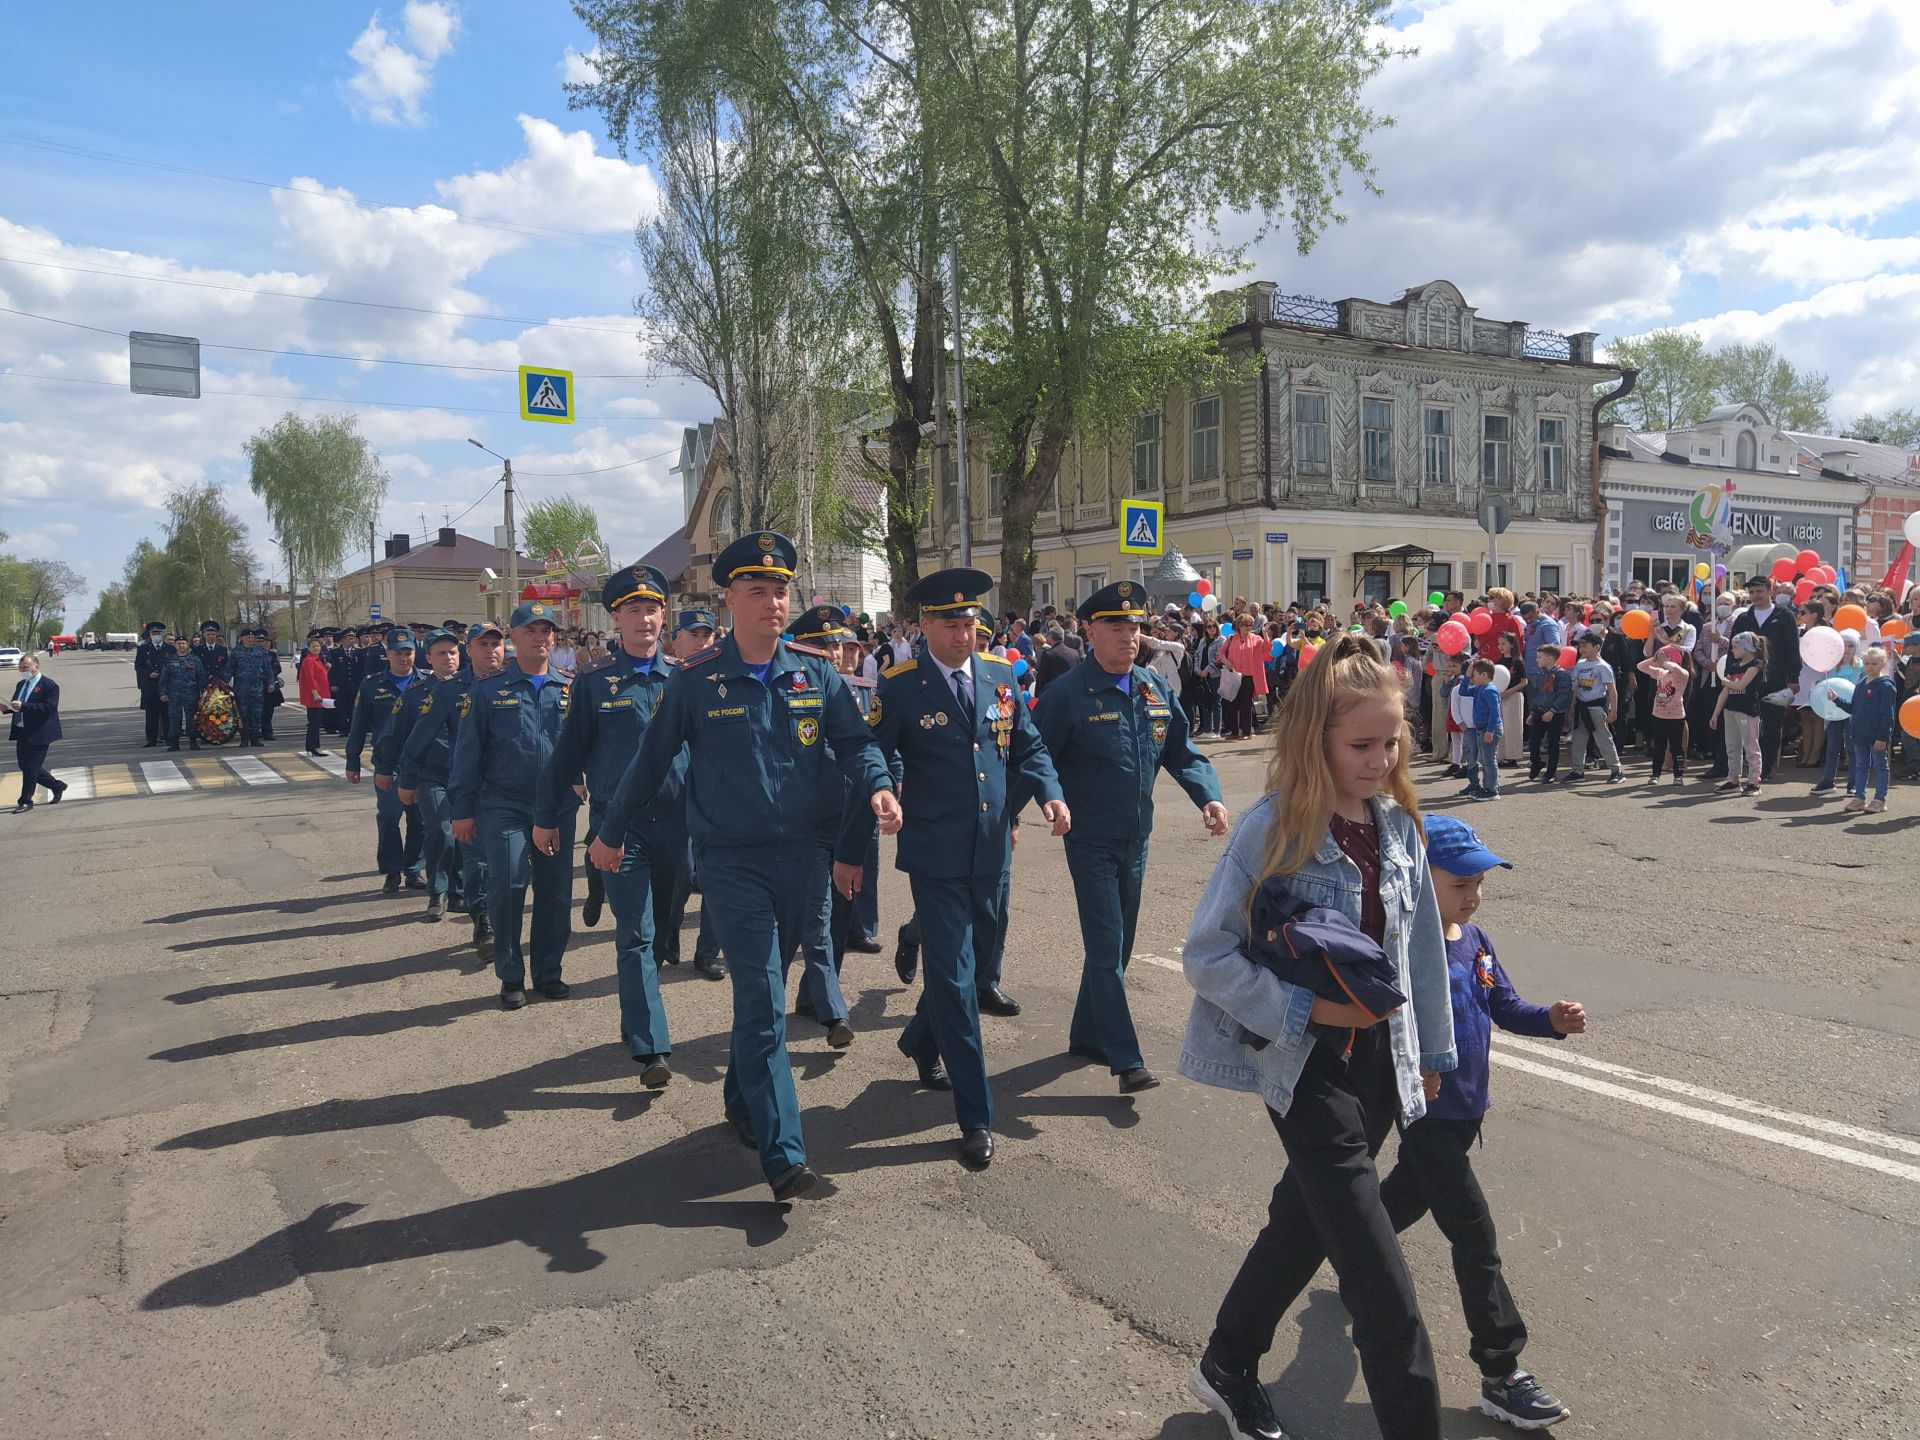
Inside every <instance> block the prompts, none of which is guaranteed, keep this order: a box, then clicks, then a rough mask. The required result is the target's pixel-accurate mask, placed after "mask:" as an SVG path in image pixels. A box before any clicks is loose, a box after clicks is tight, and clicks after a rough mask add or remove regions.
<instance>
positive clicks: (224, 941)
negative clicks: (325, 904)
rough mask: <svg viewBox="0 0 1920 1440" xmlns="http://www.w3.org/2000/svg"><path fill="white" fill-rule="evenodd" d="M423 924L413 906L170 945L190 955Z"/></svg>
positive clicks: (338, 936) (329, 938) (361, 933)
mask: <svg viewBox="0 0 1920 1440" xmlns="http://www.w3.org/2000/svg"><path fill="white" fill-rule="evenodd" d="M419 923H420V911H418V910H416V909H415V908H414V907H413V906H411V905H409V906H408V907H407V908H406V909H405V910H395V911H391V912H389V913H388V914H385V915H369V916H368V917H367V918H366V919H364V920H336V921H334V922H333V923H332V924H330V925H303V926H299V927H296V928H294V929H284V928H283V929H279V930H262V931H260V932H259V933H257V934H253V935H216V936H214V937H213V938H212V939H210V940H182V941H181V942H180V943H179V944H177V945H169V946H168V947H167V948H168V949H169V950H171V951H173V952H174V953H175V954H176V955H190V954H192V953H194V952H195V951H198V950H231V949H235V948H238V947H240V946H246V945H271V944H274V943H276V942H278V941H285V940H334V939H340V938H343V937H345V936H348V935H368V934H371V933H372V932H373V931H375V930H391V929H392V928H393V927H394V926H396V925H417V924H419Z"/></svg>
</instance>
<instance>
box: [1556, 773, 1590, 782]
mask: <svg viewBox="0 0 1920 1440" xmlns="http://www.w3.org/2000/svg"><path fill="white" fill-rule="evenodd" d="M1586 778H1587V772H1586V771H1584V770H1569V771H1567V773H1566V774H1564V775H1562V776H1561V777H1560V783H1561V784H1562V785H1571V784H1573V782H1574V781H1576V780H1584V779H1586Z"/></svg>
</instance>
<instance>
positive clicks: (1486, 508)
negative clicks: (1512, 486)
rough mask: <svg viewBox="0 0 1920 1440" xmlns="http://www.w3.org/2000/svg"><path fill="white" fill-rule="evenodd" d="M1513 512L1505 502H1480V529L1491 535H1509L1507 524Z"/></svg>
mask: <svg viewBox="0 0 1920 1440" xmlns="http://www.w3.org/2000/svg"><path fill="white" fill-rule="evenodd" d="M1510 518H1511V512H1510V511H1509V510H1508V509H1507V502H1506V501H1504V500H1482V501H1481V502H1480V528H1481V529H1482V530H1484V531H1486V532H1487V533H1488V534H1489V535H1504V534H1506V533H1507V523H1508V521H1509V519H1510Z"/></svg>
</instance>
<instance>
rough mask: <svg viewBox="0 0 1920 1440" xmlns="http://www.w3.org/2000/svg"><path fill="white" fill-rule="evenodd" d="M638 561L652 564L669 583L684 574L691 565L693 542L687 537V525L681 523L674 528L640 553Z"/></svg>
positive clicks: (643, 563)
mask: <svg viewBox="0 0 1920 1440" xmlns="http://www.w3.org/2000/svg"><path fill="white" fill-rule="evenodd" d="M639 563H640V564H642V565H651V566H653V568H654V569H656V570H658V571H659V572H660V573H661V574H662V575H664V576H666V577H667V580H668V582H669V583H671V582H672V581H674V580H677V579H679V578H680V577H681V576H682V575H684V574H686V572H687V570H688V569H689V568H691V566H692V565H693V542H692V541H691V540H689V539H688V538H687V527H686V526H684V525H682V526H681V527H680V528H679V529H678V530H675V531H674V532H673V533H672V534H671V535H669V536H667V538H666V539H664V540H662V541H661V542H660V543H659V544H658V545H656V546H654V547H653V548H652V549H651V550H649V551H647V553H646V554H644V555H642V556H641V557H640V562H639Z"/></svg>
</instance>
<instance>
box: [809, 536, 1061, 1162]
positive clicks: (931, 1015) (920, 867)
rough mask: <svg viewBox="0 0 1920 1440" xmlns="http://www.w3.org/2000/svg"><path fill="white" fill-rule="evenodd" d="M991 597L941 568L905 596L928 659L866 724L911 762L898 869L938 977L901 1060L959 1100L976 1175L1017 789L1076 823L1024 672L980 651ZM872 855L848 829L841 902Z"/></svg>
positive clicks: (989, 1149)
mask: <svg viewBox="0 0 1920 1440" xmlns="http://www.w3.org/2000/svg"><path fill="white" fill-rule="evenodd" d="M992 586H993V577H992V576H991V575H988V574H987V573H986V572H985V571H983V570H942V571H940V572H939V573H938V574H935V575H929V576H928V577H927V578H926V579H924V580H922V581H921V582H920V583H919V584H917V585H915V586H914V587H913V589H912V590H910V591H908V592H907V600H908V602H909V603H911V604H915V605H918V606H919V607H920V628H921V630H922V631H923V632H924V633H925V635H926V640H927V645H926V649H925V650H924V651H923V652H922V653H921V654H920V655H919V656H918V657H916V658H915V659H912V660H906V661H902V662H901V663H900V664H898V665H894V666H892V667H890V668H889V669H887V670H885V671H883V672H882V673H881V677H880V690H879V694H878V695H877V696H876V697H875V700H874V706H873V709H872V711H871V712H870V713H869V714H868V716H867V722H868V724H869V725H870V726H871V727H872V730H873V735H874V738H875V739H876V740H878V741H879V742H880V748H881V750H883V751H884V752H886V753H887V754H888V755H894V754H898V755H899V757H900V759H901V762H902V764H903V766H904V768H905V779H904V781H903V783H902V787H901V788H902V793H903V794H905V796H906V797H907V801H908V803H909V805H910V806H911V808H910V810H909V811H908V815H907V821H906V825H905V828H904V829H902V831H901V832H900V844H899V848H898V850H897V852H896V854H895V859H894V864H895V865H896V866H897V867H898V868H899V869H901V870H904V871H906V872H907V878H908V880H909V881H910V882H911V884H912V886H913V908H914V913H915V917H916V918H917V919H918V921H919V924H920V936H921V944H922V947H923V949H924V961H923V964H924V968H925V975H926V978H925V981H924V983H923V987H922V989H921V992H920V1004H919V1008H918V1009H917V1010H916V1011H915V1012H914V1017H913V1020H912V1021H911V1022H910V1023H909V1024H908V1026H907V1028H906V1031H905V1032H904V1033H903V1034H902V1035H901V1037H900V1041H899V1044H900V1050H901V1053H902V1054H904V1055H906V1056H907V1057H908V1058H910V1059H911V1060H912V1061H913V1062H914V1064H915V1065H916V1066H917V1067H918V1069H919V1072H920V1080H921V1083H922V1084H924V1085H927V1086H929V1087H930V1088H933V1089H943V1090H944V1089H949V1088H951V1089H952V1090H953V1092H954V1094H953V1103H954V1113H955V1116H956V1118H957V1119H958V1120H959V1122H960V1130H961V1142H960V1158H961V1160H962V1161H963V1162H965V1163H966V1164H968V1165H970V1166H973V1167H975V1168H978V1167H980V1166H983V1165H985V1164H987V1163H988V1162H989V1161H991V1160H992V1159H993V1095H992V1093H991V1091H990V1090H989V1089H988V1087H987V1064H986V1057H985V1055H984V1054H983V1052H982V1050H981V1046H980V1001H979V995H978V992H977V989H976V980H975V963H974V962H975V956H974V949H975V945H976V940H977V942H978V943H979V944H980V945H981V947H982V948H983V949H985V948H988V947H990V946H991V945H992V943H993V941H994V938H995V937H997V935H998V933H999V928H1000V894H1001V890H1000V884H1001V875H1002V874H1003V873H1004V872H1005V870H1006V868H1007V857H1008V853H1009V850H1010V848H1011V847H1010V844H1009V839H1008V835H1009V826H1010V822H1011V819H1012V812H1011V811H1010V810H1009V809H1008V807H1007V801H1008V798H1009V797H1008V785H1009V780H1010V778H1011V777H1014V776H1018V777H1019V778H1020V779H1021V780H1022V781H1023V782H1024V785H1025V787H1026V793H1031V794H1033V795H1036V796H1038V797H1039V799H1040V801H1041V808H1042V811H1043V812H1044V813H1045V815H1046V817H1047V819H1048V821H1049V822H1050V823H1051V824H1052V827H1053V833H1054V834H1055V835H1064V834H1066V833H1067V829H1068V826H1069V825H1070V824H1071V820H1070V817H1069V814H1068V810H1067V803H1066V801H1065V800H1063V799H1062V798H1061V795H1060V782H1059V780H1058V778H1057V777H1056V776H1055V775H1054V773H1053V764H1052V762H1051V761H1050V760H1048V758H1047V748H1046V746H1045V745H1044V744H1042V743H1041V740H1040V736H1039V734H1038V732H1036V731H1035V730H1034V728H1033V721H1032V719H1031V717H1030V716H1029V715H1028V714H1027V711H1026V707H1025V706H1023V705H1021V704H1020V702H1019V687H1018V686H1017V685H1016V683H1015V681H1014V675H1013V667H1012V666H1011V665H1010V664H1008V663H1007V662H1006V661H1005V660H1001V659H999V658H998V657H996V656H993V655H990V654H982V653H976V652H975V650H974V643H973V642H974V625H975V621H976V619H977V618H978V616H979V615H980V613H981V610H982V606H981V604H980V597H981V596H982V595H984V594H985V593H986V592H987V591H988V590H989V589H991V588H992ZM865 850H866V834H865V832H864V830H863V829H860V828H858V827H855V826H851V825H850V826H848V827H846V828H844V829H843V830H842V831H841V837H840V847H839V851H838V854H837V856H836V859H835V864H834V883H835V884H836V885H837V886H838V887H839V888H840V891H841V893H842V894H849V895H850V894H851V893H852V891H853V889H854V887H855V886H856V885H858V884H859V874H860V861H861V860H862V858H863V857H864V854H865ZM942 1060H944V1061H945V1062H946V1063H945V1068H944V1069H942V1066H941V1062H942Z"/></svg>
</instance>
